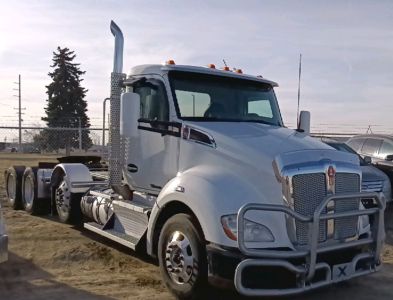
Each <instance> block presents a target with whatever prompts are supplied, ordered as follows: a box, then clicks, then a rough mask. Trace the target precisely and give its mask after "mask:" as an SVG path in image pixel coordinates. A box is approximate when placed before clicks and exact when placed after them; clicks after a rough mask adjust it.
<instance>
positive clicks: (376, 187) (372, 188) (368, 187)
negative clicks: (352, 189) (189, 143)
mask: <svg viewBox="0 0 393 300" xmlns="http://www.w3.org/2000/svg"><path fill="white" fill-rule="evenodd" d="M362 192H382V181H381V180H378V181H363V182H362Z"/></svg>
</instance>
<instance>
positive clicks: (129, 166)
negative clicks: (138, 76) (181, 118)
mask: <svg viewBox="0 0 393 300" xmlns="http://www.w3.org/2000/svg"><path fill="white" fill-rule="evenodd" d="M133 92H134V93H137V94H139V95H140V99H141V111H140V117H141V119H140V121H141V122H140V125H141V126H139V127H138V128H139V130H138V131H139V135H138V137H136V138H132V141H130V143H129V144H128V145H127V144H126V145H125V149H124V151H125V166H124V168H123V170H124V174H125V177H126V180H127V182H128V184H130V185H131V187H132V188H134V189H136V190H141V191H147V192H150V193H153V194H158V193H159V192H160V190H161V189H162V188H163V187H164V186H165V184H166V183H167V182H168V181H169V180H171V179H172V178H174V177H175V176H176V174H177V172H178V164H177V159H176V156H177V153H178V147H179V138H176V137H174V136H171V135H168V134H163V130H164V131H165V130H167V129H168V125H165V124H162V123H161V124H160V121H164V122H168V121H169V103H168V97H167V92H166V88H165V83H164V81H163V80H162V79H161V77H160V76H151V77H148V78H147V80H145V81H142V82H141V83H138V84H137V85H136V86H134V87H133ZM154 120H155V121H158V122H157V123H156V124H154V122H152V123H148V122H143V121H154ZM179 132H180V131H179Z"/></svg>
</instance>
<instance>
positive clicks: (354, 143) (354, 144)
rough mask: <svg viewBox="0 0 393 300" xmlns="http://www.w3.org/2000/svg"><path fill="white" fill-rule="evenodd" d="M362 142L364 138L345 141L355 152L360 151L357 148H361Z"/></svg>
mask: <svg viewBox="0 0 393 300" xmlns="http://www.w3.org/2000/svg"><path fill="white" fill-rule="evenodd" d="M363 143H364V139H353V140H350V141H348V142H347V145H348V146H349V147H351V148H352V149H353V150H355V151H356V152H360V151H359V150H360V149H361V148H362V146H363Z"/></svg>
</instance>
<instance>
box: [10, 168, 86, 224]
mask: <svg viewBox="0 0 393 300" xmlns="http://www.w3.org/2000/svg"><path fill="white" fill-rule="evenodd" d="M37 172H38V168H37V167H27V168H26V167H25V166H13V167H10V168H9V169H8V170H7V171H6V172H5V181H6V193H7V198H8V204H9V206H10V207H11V208H12V209H13V210H18V209H24V210H25V211H26V212H27V213H28V214H30V215H40V214H45V213H50V209H51V199H41V198H38V177H37ZM81 198H82V194H80V193H71V192H70V190H69V187H68V185H67V181H66V180H65V178H64V177H63V178H62V180H61V182H60V184H59V187H58V188H57V189H56V192H55V203H54V204H55V206H56V210H57V213H58V215H59V218H60V220H61V221H62V222H64V223H68V224H78V223H80V222H81V221H82V219H83V214H82V211H81V208H80V199H81Z"/></svg>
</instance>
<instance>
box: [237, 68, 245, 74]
mask: <svg viewBox="0 0 393 300" xmlns="http://www.w3.org/2000/svg"><path fill="white" fill-rule="evenodd" d="M235 72H236V73H239V74H243V71H242V70H241V69H236V70H235Z"/></svg>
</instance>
